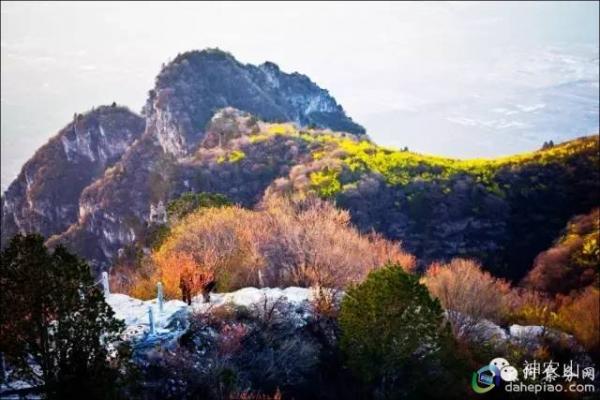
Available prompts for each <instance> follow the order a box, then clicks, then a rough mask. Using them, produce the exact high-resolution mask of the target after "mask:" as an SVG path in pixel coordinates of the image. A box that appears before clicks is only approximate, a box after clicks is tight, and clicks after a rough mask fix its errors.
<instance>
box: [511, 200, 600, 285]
mask: <svg viewBox="0 0 600 400" xmlns="http://www.w3.org/2000/svg"><path fill="white" fill-rule="evenodd" d="M599 240H600V209H598V208H595V209H594V210H592V211H591V212H590V213H588V214H585V215H578V216H576V217H574V218H572V219H571V220H570V221H569V223H568V225H567V227H566V228H565V230H564V233H563V234H562V235H561V236H560V237H559V238H558V239H557V240H556V242H555V243H554V245H553V246H552V247H551V248H549V249H548V250H546V251H544V252H542V253H540V254H539V255H538V256H537V257H536V258H535V262H534V264H533V268H532V269H531V271H529V273H528V274H527V276H526V277H525V279H523V281H522V282H521V284H522V285H523V286H526V287H530V288H532V289H535V290H540V291H544V292H550V293H563V294H568V293H569V292H571V291H577V290H581V289H583V288H585V287H586V286H589V285H594V284H595V285H596V286H597V284H598V273H599V271H598V259H599V258H600V247H599V243H598V242H599Z"/></svg>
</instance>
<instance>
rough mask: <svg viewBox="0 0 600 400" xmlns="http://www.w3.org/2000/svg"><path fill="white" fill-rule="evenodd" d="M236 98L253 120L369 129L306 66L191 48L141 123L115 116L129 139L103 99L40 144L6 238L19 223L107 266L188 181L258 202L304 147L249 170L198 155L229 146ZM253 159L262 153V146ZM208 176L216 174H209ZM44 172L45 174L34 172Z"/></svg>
mask: <svg viewBox="0 0 600 400" xmlns="http://www.w3.org/2000/svg"><path fill="white" fill-rule="evenodd" d="M227 107H235V108H237V109H240V110H244V112H249V113H251V114H252V116H251V117H250V116H249V115H250V114H248V116H247V117H245V118H246V119H247V123H248V126H252V124H254V125H256V124H257V122H256V121H257V118H256V117H255V116H257V117H258V118H260V119H262V120H265V121H293V122H294V123H295V124H297V125H298V126H313V127H319V128H327V129H335V130H344V131H348V132H353V133H355V134H358V135H362V134H364V129H363V128H362V127H361V126H360V125H357V124H356V123H354V122H353V121H352V120H351V119H350V118H349V117H347V116H346V114H345V113H344V110H343V109H342V107H341V106H340V105H339V104H337V102H336V101H335V99H334V98H333V97H331V96H330V95H329V93H328V92H327V91H326V90H324V89H321V88H319V87H318V86H317V85H316V84H315V83H313V82H312V81H311V80H310V79H309V78H308V77H306V76H304V75H301V74H298V73H292V74H288V73H285V72H282V71H281V70H280V69H279V68H278V67H277V66H276V65H275V64H273V63H265V64H262V65H260V66H254V65H245V64H242V63H240V62H238V61H237V60H236V59H235V58H234V57H233V56H231V55H230V54H228V53H226V52H223V51H220V50H204V51H192V52H188V53H184V54H181V55H178V56H177V57H176V58H175V60H173V61H172V62H171V63H169V64H168V65H166V66H164V67H163V69H162V70H161V72H160V74H159V75H158V77H157V78H156V85H155V87H154V88H153V89H152V90H151V91H150V92H149V97H148V100H147V102H146V104H145V106H144V108H143V114H144V116H145V121H144V120H143V119H141V118H139V117H136V121H135V123H136V126H135V129H134V128H131V127H129V125H128V124H127V123H126V121H121V120H116V119H115V120H114V121H113V122H112V123H111V124H109V125H110V126H111V127H119V128H120V129H121V128H122V129H124V130H126V131H127V132H130V134H123V138H122V140H121V139H117V138H115V137H114V135H113V132H112V131H111V132H108V130H107V129H108V127H107V126H108V125H107V120H108V118H109V117H108V116H106V115H105V114H106V113H110V112H115V109H112V108H101V109H99V110H96V111H95V112H93V113H90V114H89V115H86V116H83V117H77V118H76V119H77V120H76V121H75V122H74V123H73V124H70V125H68V126H67V127H66V128H65V129H64V130H63V131H61V134H60V135H59V136H58V137H57V138H55V139H53V141H51V142H50V143H49V144H48V145H47V146H46V147H45V148H44V149H41V150H40V151H41V152H42V154H46V153H48V154H51V156H50V155H46V156H41V155H39V154H38V155H36V157H34V158H33V159H32V160H31V161H30V162H28V163H27V164H26V166H25V167H24V169H23V171H22V173H21V175H20V177H19V179H18V180H17V181H16V182H15V183H13V185H12V186H11V188H10V189H9V190H8V191H7V193H6V196H5V197H4V198H3V205H2V208H3V221H2V228H3V229H2V237H3V241H5V240H6V239H7V238H9V237H10V236H12V235H13V234H14V233H16V232H32V231H36V232H40V233H42V234H43V235H45V236H51V235H54V236H52V237H51V238H50V240H49V244H50V245H54V244H56V243H65V244H67V245H68V246H69V247H71V248H72V249H73V250H75V251H77V252H78V253H79V254H80V255H82V256H84V257H86V258H88V259H89V260H90V261H91V262H92V264H93V265H95V266H96V267H97V268H103V267H107V266H108V265H109V264H110V260H111V259H112V258H113V257H114V256H115V255H116V253H117V251H118V250H119V249H122V248H123V247H125V246H127V245H129V244H131V243H133V242H135V241H136V240H140V239H143V237H144V235H145V234H146V231H147V228H148V226H149V225H151V224H152V223H153V222H155V221H153V220H154V219H155V217H156V213H155V210H157V209H159V208H160V207H164V204H166V202H168V201H169V200H170V199H172V198H173V197H174V196H177V194H178V193H180V192H181V191H184V190H195V189H196V188H199V189H200V188H203V189H204V190H215V191H225V189H227V191H228V192H230V193H229V194H232V197H233V198H234V199H236V200H239V201H240V202H242V203H244V204H248V205H249V204H251V203H252V202H253V201H255V200H256V199H258V198H259V195H260V194H261V192H262V190H264V188H266V187H267V186H268V185H269V183H270V182H271V181H272V179H274V178H276V177H277V176H280V175H283V174H285V173H287V169H286V166H287V168H288V169H289V165H291V164H293V163H294V157H293V156H291V158H290V157H289V156H290V153H288V152H287V150H282V151H279V150H277V149H275V150H276V151H274V153H273V155H272V157H273V160H269V161H268V162H267V164H269V171H268V172H264V173H261V172H260V171H259V170H260V163H261V162H264V161H266V160H256V161H257V162H256V164H257V165H255V166H254V169H253V170H251V171H252V176H251V177H249V176H248V175H249V174H250V172H251V171H250V170H247V171H238V172H235V171H229V170H228V168H229V163H221V162H217V161H218V160H217V158H218V155H216V156H215V157H212V156H210V155H204V156H198V154H199V149H200V148H210V147H215V146H217V147H218V148H219V149H221V150H222V147H223V145H224V143H221V142H220V141H219V140H221V139H222V138H221V137H219V135H224V134H225V133H224V132H225V131H224V130H223V129H224V128H223V127H221V128H219V127H218V121H219V116H218V115H217V117H216V118H215V119H214V120H213V123H212V124H209V122H211V118H212V117H213V115H214V114H215V113H216V112H217V111H218V110H220V109H222V108H227ZM116 110H121V109H120V108H117V109H116ZM238 116H239V115H238ZM101 119H102V121H101V122H98V121H100V120H101ZM221 119H222V118H221ZM225 119H227V118H225ZM207 125H208V126H207ZM144 126H145V130H144ZM211 126H213V128H212V131H211ZM130 128H131V129H130ZM237 129H238V130H239V129H241V127H238V128H237ZM134 130H135V132H136V134H135V135H133V131H134ZM216 131H218V132H219V133H218V134H217V137H216V140H217V141H216V142H215V141H214V138H215V136H214V134H215V132H216ZM207 132H209V133H211V132H212V135H213V136H210V135H208V136H207V134H206V133H207ZM211 137H212V138H213V139H212V140H213V141H212V143H211ZM135 139H137V140H135ZM228 139H231V138H226V141H227V140H228ZM107 145H109V147H110V148H108V147H107ZM103 146H104V147H103ZM281 146H283V147H286V146H287V145H286V143H281ZM257 149H258V151H255V153H256V154H257V156H258V155H260V157H262V156H264V154H263V153H264V152H262V151H260V146H259V147H258V148H257ZM217 150H218V149H217ZM292 151H293V150H292ZM217 152H218V151H217ZM213 153H214V154H216V152H213ZM214 154H213V155H214ZM211 157H212V158H211ZM48 159H51V160H52V162H48V161H47V160H48ZM249 159H250V160H252V159H253V158H252V152H249ZM211 160H212V161H211ZM259 161H260V162H259ZM272 163H276V164H278V165H279V164H280V168H281V170H279V169H277V168H270V167H271V166H272V165H271V164H272ZM210 165H218V166H219V168H218V169H219V170H221V169H222V170H224V172H223V174H225V175H231V174H233V175H232V176H233V177H235V176H237V178H235V179H233V178H232V179H233V180H229V179H221V178H222V176H220V173H218V174H216V175H213V174H212V173H211V171H212V170H213V169H214V167H211V166H210ZM211 168H213V169H211ZM64 171H70V173H69V174H67V173H65V172H64ZM236 173H237V174H238V175H236ZM55 175H59V176H60V179H62V180H56V179H55V178H54V176H55ZM192 175H193V176H192ZM202 176H204V177H206V179H205V181H203V182H199V180H201V179H202V178H201V177H202ZM34 177H37V178H36V179H38V181H39V182H43V183H37V184H36V183H34V182H32V179H33V178H34ZM243 183H248V185H247V186H246V185H244V184H243ZM38 186H43V187H45V189H44V190H42V191H41V192H43V194H42V195H37V193H38V192H40V191H39V190H37V189H36V188H37V187H38ZM232 190H233V191H235V190H238V191H239V193H238V194H237V195H235V193H231V191H232ZM28 191H29V194H28ZM66 192H68V193H66ZM31 193H34V194H36V195H37V197H35V196H33V197H32V194H31ZM38 197H39V199H38ZM32 198H33V199H35V200H36V201H33V202H32V201H31V199H32Z"/></svg>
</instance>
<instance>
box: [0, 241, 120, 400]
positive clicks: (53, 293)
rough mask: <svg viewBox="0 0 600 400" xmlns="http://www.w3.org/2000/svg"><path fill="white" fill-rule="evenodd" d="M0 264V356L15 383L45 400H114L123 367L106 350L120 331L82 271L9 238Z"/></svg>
mask: <svg viewBox="0 0 600 400" xmlns="http://www.w3.org/2000/svg"><path fill="white" fill-rule="evenodd" d="M1 261H2V263H1V268H0V283H1V287H2V292H1V295H0V308H1V310H2V313H1V316H0V351H1V352H2V353H3V354H4V356H5V358H6V362H7V364H8V365H10V366H11V367H12V368H14V370H15V375H16V376H20V377H22V378H23V379H26V380H28V381H30V382H32V383H34V385H35V386H38V387H39V388H40V391H41V392H42V394H44V395H45V397H46V398H51V399H64V398H81V396H83V395H84V394H85V397H86V398H87V399H105V398H115V397H116V396H117V386H118V385H117V383H118V380H119V378H120V370H119V368H118V367H119V366H121V364H120V361H122V359H121V358H120V357H119V355H120V353H119V352H117V354H118V355H117V356H114V355H110V356H109V351H108V348H107V344H109V343H112V342H114V341H115V340H116V339H117V338H118V335H119V333H120V332H121V331H122V329H123V323H122V322H121V321H118V320H116V319H115V318H114V317H113V311H112V309H111V308H110V306H109V305H108V304H106V302H105V300H104V296H103V294H102V292H101V290H100V289H99V288H98V287H97V285H95V284H94V281H93V278H92V276H91V274H90V271H89V267H88V265H87V264H86V263H85V262H83V261H81V260H80V259H78V258H77V257H75V256H74V255H72V254H70V253H69V252H68V251H67V250H66V249H65V248H64V247H62V246H58V247H57V248H56V249H55V250H54V251H53V252H49V251H48V249H47V248H46V247H45V246H44V239H43V237H41V236H39V235H27V236H22V235H17V236H15V237H14V238H13V239H12V241H11V242H10V244H9V245H8V247H7V248H6V249H5V250H4V251H2V255H1ZM36 370H37V371H36Z"/></svg>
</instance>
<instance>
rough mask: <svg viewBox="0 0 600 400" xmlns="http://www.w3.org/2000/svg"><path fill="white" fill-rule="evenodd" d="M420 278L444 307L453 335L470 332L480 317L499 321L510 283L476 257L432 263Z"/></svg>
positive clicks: (457, 335) (503, 311) (468, 333)
mask: <svg viewBox="0 0 600 400" xmlns="http://www.w3.org/2000/svg"><path fill="white" fill-rule="evenodd" d="M423 282H424V284H425V285H426V286H427V288H428V289H429V292H430V293H431V294H432V296H433V297H435V298H437V299H439V300H440V302H441V304H442V305H443V307H444V308H445V309H446V310H447V312H448V319H449V320H450V322H451V324H452V329H453V331H454V335H455V336H456V337H461V336H463V335H470V334H472V332H471V330H472V329H474V328H475V325H476V324H477V323H479V322H480V321H481V320H482V319H484V318H485V319H489V320H492V321H498V320H500V319H501V318H502V317H503V315H504V313H505V312H506V306H505V303H504V297H505V296H506V295H507V294H508V293H509V292H510V285H509V284H508V282H506V281H504V280H501V279H497V278H494V277H493V276H492V275H491V274H490V273H489V272H486V271H483V270H482V269H481V266H480V265H478V264H477V262H475V261H472V260H464V259H454V260H452V261H451V262H450V263H448V264H445V265H441V264H434V265H432V266H431V267H429V269H428V270H427V273H426V275H425V277H424V278H423Z"/></svg>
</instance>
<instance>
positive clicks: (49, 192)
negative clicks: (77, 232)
mask: <svg viewBox="0 0 600 400" xmlns="http://www.w3.org/2000/svg"><path fill="white" fill-rule="evenodd" d="M143 131H144V119H143V118H141V117H139V116H138V115H136V114H134V113H132V112H131V111H129V110H128V109H126V108H124V107H117V106H115V107H109V106H102V107H99V108H97V109H95V110H92V111H90V112H87V113H85V114H76V115H75V116H74V120H73V122H71V123H69V124H68V125H67V126H65V127H64V128H63V129H62V130H61V131H60V132H59V133H58V134H57V135H56V136H54V137H53V138H52V139H50V140H49V141H48V143H47V144H45V145H44V146H42V147H41V148H40V149H39V150H38V151H37V152H36V153H35V155H34V156H33V157H32V158H31V159H30V160H29V161H28V162H27V163H26V164H25V165H24V166H23V168H22V170H21V173H20V174H19V176H18V177H17V179H16V180H15V181H14V182H13V183H12V184H11V185H10V186H9V188H8V190H7V191H6V193H5V195H4V197H3V204H2V242H3V243H4V241H5V240H6V239H7V238H10V237H11V236H12V235H14V234H15V233H17V232H18V231H25V232H39V233H41V234H43V235H46V236H49V235H52V234H56V233H60V232H62V231H64V230H65V229H66V228H67V227H68V226H69V225H70V224H72V223H73V222H75V221H77V215H78V213H79V196H80V195H81V192H82V190H83V188H85V187H86V186H88V185H89V184H90V183H92V182H93V181H94V180H95V179H97V178H98V177H100V176H102V174H103V173H104V170H105V169H106V168H107V167H110V166H111V165H113V164H114V163H115V162H116V161H118V160H119V159H120V158H121V156H122V155H123V153H125V151H126V150H127V149H128V148H129V146H130V145H131V144H132V143H133V142H134V140H136V139H138V138H139V137H140V136H141V134H142V133H143Z"/></svg>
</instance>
